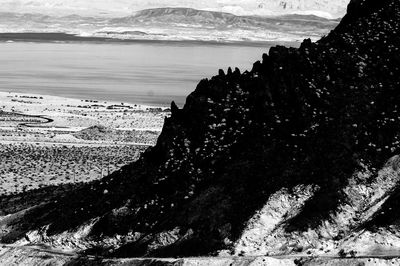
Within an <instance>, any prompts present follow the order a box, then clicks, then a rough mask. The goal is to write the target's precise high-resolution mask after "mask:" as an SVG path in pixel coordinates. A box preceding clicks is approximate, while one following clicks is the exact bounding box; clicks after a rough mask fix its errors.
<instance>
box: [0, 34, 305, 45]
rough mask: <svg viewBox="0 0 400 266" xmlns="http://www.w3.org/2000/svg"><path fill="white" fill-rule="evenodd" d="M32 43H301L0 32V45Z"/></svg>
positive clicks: (298, 43)
mask: <svg viewBox="0 0 400 266" xmlns="http://www.w3.org/2000/svg"><path fill="white" fill-rule="evenodd" d="M13 42H34V43H41V42H42V43H49V42H50V43H98V44H107V43H108V44H136V43H138V44H140V43H141V44H143V43H144V44H146V43H151V44H160V45H164V44H169V45H177V46H180V45H214V46H243V47H265V46H266V45H267V46H276V45H288V46H294V47H298V46H299V45H300V43H301V41H295V40H291V41H290V40H278V39H277V40H266V41H251V40H241V41H237V40H232V41H229V40H225V41H213V40H173V39H171V40H168V39H166V40H163V39H144V38H136V39H122V38H111V37H96V36H80V35H77V34H70V33H63V32H0V43H13Z"/></svg>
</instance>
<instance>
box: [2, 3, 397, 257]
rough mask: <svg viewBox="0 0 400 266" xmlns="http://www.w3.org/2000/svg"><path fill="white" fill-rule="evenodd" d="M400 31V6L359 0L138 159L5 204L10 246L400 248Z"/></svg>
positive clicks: (132, 252) (172, 124) (247, 250)
mask: <svg viewBox="0 0 400 266" xmlns="http://www.w3.org/2000/svg"><path fill="white" fill-rule="evenodd" d="M399 31H400V3H399V2H398V1H397V0H382V1H379V2H376V1H374V0H365V1H364V0H353V1H352V2H351V3H350V5H349V8H348V14H347V15H346V16H345V17H344V18H343V20H342V22H341V23H340V25H339V26H338V27H337V28H336V29H335V30H334V31H332V32H331V33H330V34H329V35H328V36H326V37H324V38H322V39H321V40H320V41H318V42H316V43H312V42H311V41H309V40H305V41H304V42H303V43H302V45H301V47H300V48H298V49H295V48H286V47H282V46H277V47H273V48H271V49H270V51H269V53H268V54H264V55H263V60H262V62H256V63H255V64H254V66H253V69H252V70H251V71H246V72H244V73H240V71H239V70H238V69H236V70H235V71H232V70H228V71H227V74H225V72H223V71H221V72H220V74H219V75H218V76H215V77H213V78H211V79H205V80H202V81H201V82H200V83H199V84H198V86H197V88H196V90H195V91H194V92H193V93H192V94H190V95H189V96H188V98H187V100H186V104H185V106H184V107H183V109H179V108H177V107H176V105H174V104H172V107H171V112H172V115H171V117H169V118H166V120H165V124H164V128H163V131H162V133H161V135H160V137H159V139H158V142H157V145H156V146H155V147H153V148H151V149H149V150H148V151H147V152H146V153H145V154H144V155H143V156H142V157H141V159H140V160H139V161H137V162H135V163H133V164H131V165H128V166H125V167H123V168H122V169H121V170H120V171H118V172H115V173H113V174H111V175H110V176H108V177H106V178H104V179H103V180H101V181H96V182H93V183H91V184H88V185H81V186H78V187H75V188H70V187H68V188H65V189H63V188H58V189H57V191H56V192H55V193H52V190H51V188H47V189H44V190H40V191H32V192H28V193H26V194H25V195H14V196H7V197H2V198H1V199H0V209H1V212H2V214H3V215H8V216H5V217H4V218H2V219H1V220H0V226H1V228H2V231H1V233H0V235H1V238H2V241H7V242H15V241H18V240H20V239H24V237H25V236H26V235H27V238H28V240H29V241H31V242H40V243H42V242H45V243H50V244H51V245H53V246H61V247H62V246H71V247H77V248H81V249H84V250H86V251H87V252H88V253H100V254H111V255H114V256H177V255H180V256H185V255H204V254H216V252H217V251H221V250H224V251H225V252H228V253H229V254H249V255H266V254H290V253H299V252H307V251H309V252H314V253H316V254H317V253H335V254H336V253H337V251H338V250H339V249H342V248H343V249H344V252H347V251H349V249H353V248H350V246H351V244H352V245H355V244H358V246H357V248H356V250H355V251H358V252H359V253H361V252H364V253H368V252H371V251H373V250H376V249H377V248H388V249H389V248H390V247H397V248H399V247H400V237H399V236H398V234H399V228H398V222H399V221H400V212H398V210H399V208H400V206H398V204H399V203H398V202H399V201H398V197H399V195H400V186H399V184H398V183H399V158H398V157H394V156H395V155H397V154H399V152H400V151H399V147H400V146H399V144H400V123H399V122H400V121H399V120H400V115H399V112H400V109H399V104H400V90H399V89H400V86H399V85H400V77H399V75H398V73H399V66H400V57H399V55H400V53H399V49H400V38H399ZM390 158H391V159H390ZM389 159H390V160H389ZM388 160H389V162H387V161H388ZM368 239H369V240H371V239H373V240H374V241H375V240H376V241H375V242H372V244H368V245H367V244H365V243H367V242H368ZM379 239H381V240H382V241H381V240H379ZM24 241H26V240H24Z"/></svg>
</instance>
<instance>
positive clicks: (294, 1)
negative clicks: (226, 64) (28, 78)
mask: <svg viewBox="0 0 400 266" xmlns="http://www.w3.org/2000/svg"><path fill="white" fill-rule="evenodd" d="M1 2H2V3H1V6H0V12H1V11H3V12H4V11H7V12H8V11H10V12H16V13H41V14H47V15H63V16H64V15H70V14H78V15H82V16H113V17H116V16H127V15H131V14H132V13H133V12H136V11H139V10H143V9H151V8H159V7H161V8H165V7H173V8H177V7H186V8H194V9H200V10H209V11H218V12H228V13H232V14H235V15H240V16H243V15H246V16H248V15H257V16H266V15H268V16H271V15H285V14H293V13H296V14H314V15H318V16H323V17H327V18H339V17H342V16H343V15H344V13H345V11H346V5H347V4H348V2H349V0H335V1H328V0H286V1H282V0H280V1H276V0H246V1H243V0H229V1H228V0H217V1H210V0H172V1H171V0H145V1H139V0H113V1H109V0H96V1H86V0H69V1H66V0H2V1H1Z"/></svg>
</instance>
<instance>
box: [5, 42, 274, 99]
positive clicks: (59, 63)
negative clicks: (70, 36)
mask: <svg viewBox="0 0 400 266" xmlns="http://www.w3.org/2000/svg"><path fill="white" fill-rule="evenodd" d="M269 47H270V45H268V44H266V45H258V46H254V45H253V46H245V45H215V44H202V43H165V42H163V43H157V42H152V43H90V42H88V43H80V42H78V43H40V42H15V43H5V42H3V43H0V62H1V64H0V91H7V92H8V91H11V92H29V93H38V94H48V95H56V96H66V97H72V98H79V99H97V100H109V101H124V102H130V103H141V104H152V105H169V104H170V102H171V101H172V100H175V101H176V102H177V103H178V105H180V106H182V105H183V103H184V101H185V98H186V96H187V95H188V94H189V93H190V92H192V91H193V90H194V89H195V88H196V85H197V83H198V82H199V81H200V80H201V79H202V78H210V77H211V76H214V75H216V74H217V73H218V69H219V68H222V69H227V68H228V67H229V66H232V67H235V66H237V67H239V68H240V70H241V71H244V70H246V69H247V70H250V69H251V67H252V64H253V63H254V62H255V61H256V60H261V57H262V54H263V53H266V52H268V50H269Z"/></svg>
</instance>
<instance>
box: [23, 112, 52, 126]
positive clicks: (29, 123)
mask: <svg viewBox="0 0 400 266" xmlns="http://www.w3.org/2000/svg"><path fill="white" fill-rule="evenodd" d="M15 114H17V115H21V116H27V117H32V118H39V119H44V120H46V121H43V122H23V123H19V124H18V126H25V127H35V126H38V125H43V124H49V123H51V122H53V121H54V120H53V119H51V118H48V117H45V116H43V115H27V114H22V113H15Z"/></svg>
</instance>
